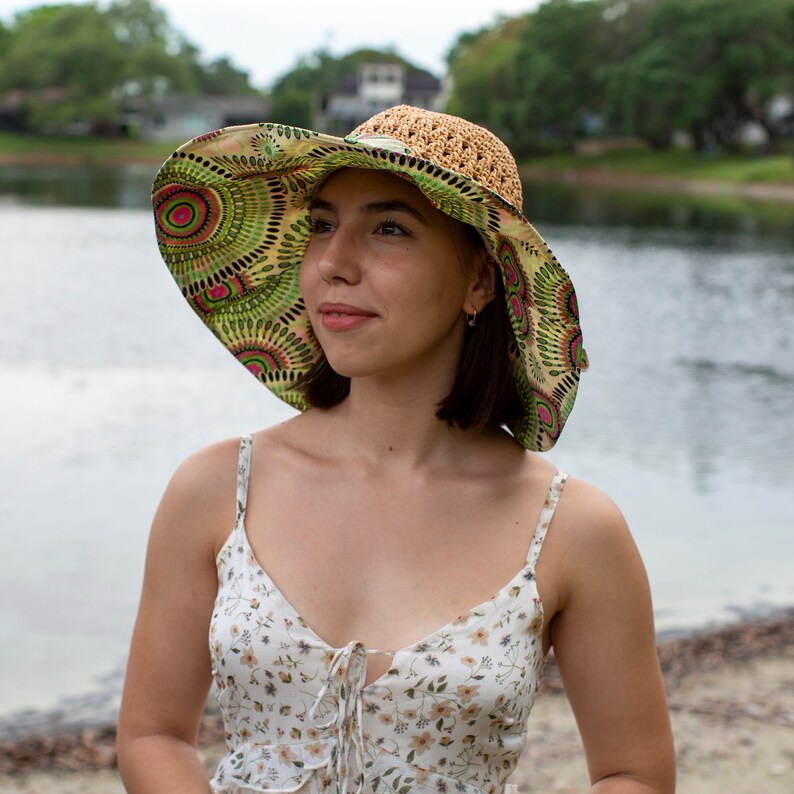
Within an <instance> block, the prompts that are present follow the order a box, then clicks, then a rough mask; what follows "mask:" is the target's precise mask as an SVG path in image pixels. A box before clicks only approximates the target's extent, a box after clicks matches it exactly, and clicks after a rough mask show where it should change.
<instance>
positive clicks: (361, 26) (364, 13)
mask: <svg viewBox="0 0 794 794" xmlns="http://www.w3.org/2000/svg"><path fill="white" fill-rule="evenodd" d="M73 1H74V0H73ZM77 1H78V2H79V1H80V0H77ZM57 3H58V0H47V2H46V3H44V2H36V1H35V0H0V19H2V20H3V22H5V23H9V22H10V21H11V19H12V17H13V15H14V13H15V12H17V11H21V10H24V9H28V8H33V7H35V6H38V5H45V4H47V5H54V4H57ZM540 4H541V0H479V2H478V0H398V2H393V1H392V0H375V1H374V2H350V0H337V2H330V1H329V0H326V1H325V2H322V1H321V0H292V1H290V0H287V1H286V2H278V3H277V2H273V1H272V0H157V5H158V6H159V7H160V8H163V9H164V10H165V11H166V13H167V14H168V18H169V20H170V22H171V25H172V26H173V27H174V28H176V29H177V30H178V31H180V32H181V33H183V34H184V35H185V36H186V37H187V38H188V40H189V41H191V42H192V43H193V44H195V45H197V46H198V47H199V49H200V50H201V53H202V55H203V56H204V57H205V58H206V59H213V58H216V57H219V56H221V55H227V56H229V57H230V58H231V60H232V62H233V63H234V64H235V65H236V66H237V67H238V68H242V69H245V70H246V71H248V72H249V74H250V76H251V80H252V82H253V83H254V84H255V85H257V86H259V87H265V86H268V85H269V84H271V83H272V82H273V80H274V78H276V77H277V76H278V75H279V74H282V73H283V72H285V71H288V70H289V69H290V68H291V67H292V66H293V64H294V63H295V61H296V59H297V58H298V56H299V55H304V54H306V53H310V52H312V51H314V50H317V49H319V48H320V47H327V48H328V49H329V50H330V51H331V52H332V53H333V54H335V55H342V54H344V53H347V52H349V51H350V50H353V49H357V48H359V47H375V48H377V49H381V48H385V47H388V46H392V47H394V48H395V49H396V50H397V52H399V53H400V54H401V55H403V56H404V57H406V58H407V59H408V60H410V61H412V62H413V63H415V64H417V65H418V66H422V67H424V68H426V69H429V70H430V71H431V72H433V73H435V74H436V75H438V76H441V75H442V74H443V72H444V56H445V54H446V53H447V51H448V50H449V48H450V47H451V46H452V44H453V43H454V41H455V39H456V38H457V37H458V35H459V34H460V33H463V32H466V31H473V30H477V29H479V28H481V27H483V26H484V25H489V24H491V23H492V22H493V21H494V20H495V19H496V17H497V15H499V14H502V15H505V16H515V15H517V14H521V13H525V12H527V11H531V10H533V9H535V8H537V6H538V5H540Z"/></svg>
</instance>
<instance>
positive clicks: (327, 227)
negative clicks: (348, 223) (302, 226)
mask: <svg viewBox="0 0 794 794" xmlns="http://www.w3.org/2000/svg"><path fill="white" fill-rule="evenodd" d="M332 229H333V226H332V225H331V224H330V222H329V221H325V220H323V219H322V218H309V231H310V232H311V233H312V234H322V233H323V232H329V231H331V230H332Z"/></svg>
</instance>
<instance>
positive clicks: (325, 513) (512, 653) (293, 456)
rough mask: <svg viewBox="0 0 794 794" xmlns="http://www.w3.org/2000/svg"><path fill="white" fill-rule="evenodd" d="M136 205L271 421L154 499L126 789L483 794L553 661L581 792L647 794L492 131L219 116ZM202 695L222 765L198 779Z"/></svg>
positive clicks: (619, 607) (419, 121)
mask: <svg viewBox="0 0 794 794" xmlns="http://www.w3.org/2000/svg"><path fill="white" fill-rule="evenodd" d="M154 196H155V211H156V217H157V224H158V239H159V243H160V246H161V251H162V252H163V255H164V257H165V259H166V262H167V263H168V265H169V268H170V269H171V272H172V274H173V275H174V277H175V278H176V280H177V282H178V283H179V284H180V286H181V287H182V291H183V294H184V295H185V297H186V298H187V299H188V301H189V302H190V303H191V305H192V307H193V308H194V310H195V311H197V312H198V313H199V315H200V316H201V317H202V319H203V320H204V321H205V323H206V324H207V325H208V326H210V327H211V328H212V330H213V331H214V332H215V334H216V335H217V336H218V337H219V338H220V339H221V341H223V342H224V344H226V346H227V347H228V348H229V349H230V350H231V351H232V352H233V353H234V355H236V356H237V357H238V359H240V360H241V361H242V362H243V363H244V364H245V365H246V366H248V367H249V369H251V370H252V371H253V372H254V374H256V375H257V376H258V377H260V378H261V379H262V380H263V382H264V383H265V385H267V386H268V387H269V388H271V390H272V391H274V392H275V393H276V394H278V395H279V396H280V397H281V398H282V399H285V400H287V402H289V403H290V404H292V405H295V406H296V407H298V408H300V409H301V410H302V413H301V414H299V415H298V416H296V417H295V418H293V419H291V420H289V421H287V422H285V423H283V424H281V425H278V426H276V427H272V428H269V429H266V430H262V431H259V432H257V433H254V434H253V436H251V437H246V438H243V439H242V440H238V439H233V440H230V441H226V442H222V443H220V444H217V445H215V446H212V447H209V448H207V449H205V450H203V451H201V452H199V453H197V454H195V455H194V456H192V457H191V458H189V459H188V460H187V461H186V462H185V463H184V464H183V465H182V466H181V467H180V468H179V470H178V471H177V472H176V474H175V475H174V478H173V479H172V481H171V483H170V484H169V486H168V489H167V490H166V493H165V495H164V497H163V501H162V503H161V505H160V507H159V509H158V511H157V515H156V517H155V521H154V525H153V528H152V534H151V540H150V545H149V552H148V556H147V563H146V575H145V580H144V588H143V595H142V599H141V607H140V613H139V616H138V621H137V624H136V628H135V633H134V637H133V642H132V649H131V653H130V660H129V666H128V671H127V680H126V685H125V692H124V699H123V704H122V710H121V716H120V722H119V762H120V768H121V772H122V776H123V779H124V781H125V784H126V786H127V788H128V791H130V792H133V793H137V792H140V793H141V794H143V793H144V792H164V791H167V792H169V793H173V794H176V793H177V792H185V793H187V792H190V793H191V794H193V793H196V794H198V792H209V791H214V792H234V793H239V792H259V791H281V792H296V791H300V792H325V791H332V792H346V791H350V792H353V791H356V792H398V793H399V794H408V792H431V791H432V792H446V791H449V792H452V791H460V792H464V793H467V794H480V793H481V792H488V794H498V793H499V792H502V791H505V790H506V789H507V788H509V787H510V786H509V784H508V783H507V780H508V777H509V775H510V773H511V772H512V771H513V769H514V768H515V766H516V763H517V761H518V758H519V755H520V752H521V749H522V747H523V744H524V740H525V734H526V730H525V729H526V723H527V720H528V718H529V714H530V710H531V707H532V704H533V701H534V698H535V694H536V692H537V688H538V685H539V680H540V675H541V672H542V666H543V661H544V658H545V655H546V653H547V651H548V649H549V648H550V647H552V646H553V648H554V652H555V656H556V659H557V662H558V665H559V668H560V672H561V675H562V678H563V682H564V684H565V688H566V691H567V694H568V697H569V699H570V702H571V705H572V707H573V710H574V713H575V715H576V719H577V722H578V725H579V728H580V731H581V735H582V739H583V744H584V748H585V752H586V756H587V762H588V767H589V770H590V777H591V781H592V788H591V791H594V792H613V793H614V794H622V793H624V792H625V794H630V793H632V792H635V793H636V794H640V792H643V793H646V792H647V793H649V792H672V791H673V790H674V758H673V749H672V740H671V736H670V728H669V722H668V717H667V710H666V705H665V697H664V690H663V686H662V681H661V676H660V673H659V668H658V663H657V659H656V651H655V641H654V632H653V619H652V612H651V605H650V596H649V593H648V587H647V582H646V577H645V573H644V570H643V566H642V563H641V561H640V558H639V556H638V554H637V551H636V548H635V546H634V544H633V542H632V540H631V536H630V534H629V531H628V529H627V527H626V525H625V523H624V521H623V519H622V517H621V515H620V513H619V512H618V510H617V508H616V507H615V506H614V505H613V504H612V502H611V501H610V500H609V499H608V498H607V497H606V496H604V495H603V494H601V493H600V492H598V491H597V490H596V489H594V488H593V487H591V486H589V485H587V484H586V483H584V482H581V481H579V480H576V479H573V478H569V477H566V475H564V474H562V473H560V472H558V471H556V470H555V468H554V467H553V466H552V465H551V464H550V463H549V462H548V461H547V460H545V459H544V458H543V457H542V456H541V455H539V454H538V451H541V450H545V449H548V448H549V447H550V446H551V445H552V444H553V443H554V441H555V440H556V439H557V437H558V436H559V433H560V431H561V429H562V426H563V424H564V422H565V419H566V418H567V415H568V413H569V412H570V409H571V407H572V405H573V399H574V395H575V392H576V387H577V383H578V377H579V372H580V370H581V369H583V368H584V366H585V363H586V359H585V356H584V352H583V350H582V347H581V333H580V330H579V325H578V315H577V310H576V299H575V295H574V292H573V288H572V286H571V284H570V280H569V279H568V277H567V274H566V273H565V271H564V270H562V268H561V267H560V266H559V264H558V263H557V262H556V260H555V259H554V257H553V256H552V255H551V254H550V252H549V251H548V248H546V246H545V244H544V243H543V241H542V239H541V238H540V237H539V236H538V235H537V232H535V230H534V229H533V228H532V227H531V226H530V224H529V223H528V222H527V221H526V219H525V218H524V217H523V216H522V215H521V212H520V207H521V193H520V182H519V179H518V174H517V170H516V167H515V162H514V161H513V159H512V157H511V156H510V154H509V152H508V151H507V149H506V147H504V144H502V142H501V141H499V140H498V139H497V138H496V137H495V136H493V135H491V134H490V133H489V132H487V131H486V130H483V129H482V128H480V127H476V126H475V125H472V124H469V123H468V122H465V121H463V120H462V119H457V118H454V117H450V116H446V115H443V114H437V113H430V112H428V111H423V110H418V109H415V108H407V107H404V106H401V107H398V108H393V109H391V110H389V111H385V112H384V113H382V114H379V115H378V116H375V117H373V118H372V119H370V120H369V121H368V122H366V123H365V124H364V125H363V126H362V127H361V128H359V130H357V132H356V133H355V134H353V135H351V136H349V137H348V138H345V139H338V138H332V137H330V136H320V135H317V134H316V133H309V132H306V131H303V130H296V129H293V128H288V127H281V126H276V125H255V126H252V127H240V128H231V129H229V130H226V131H220V132H219V133H213V134H211V135H209V136H205V137H203V138H201V139H197V140H196V141H194V142H191V143H189V144H187V145H186V146H185V147H183V148H182V149H181V150H179V151H178V152H177V153H175V154H174V156H173V157H172V158H171V160H169V162H168V163H166V165H165V166H164V168H163V169H162V171H161V173H160V175H159V176H158V180H157V182H156V184H155V193H154ZM541 550H542V554H541ZM208 634H209V646H208V639H207V638H208ZM213 678H214V680H215V682H216V684H217V687H218V699H219V702H220V706H221V709H222V712H223V715H224V721H225V726H226V732H227V744H228V754H227V755H226V757H225V758H224V759H223V760H222V761H221V763H220V765H219V766H218V768H217V770H216V771H215V774H214V777H213V779H212V781H211V782H208V781H207V778H206V776H205V774H204V771H203V769H202V766H201V764H200V763H199V761H198V758H197V755H196V752H195V742H196V733H197V728H198V724H199V720H200V717H201V713H202V709H203V705H204V700H205V698H206V695H207V691H208V689H209V686H210V683H211V681H212V680H213Z"/></svg>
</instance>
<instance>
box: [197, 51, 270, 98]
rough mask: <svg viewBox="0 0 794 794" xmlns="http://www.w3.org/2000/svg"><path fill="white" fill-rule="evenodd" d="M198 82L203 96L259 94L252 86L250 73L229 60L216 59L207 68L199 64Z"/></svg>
mask: <svg viewBox="0 0 794 794" xmlns="http://www.w3.org/2000/svg"><path fill="white" fill-rule="evenodd" d="M196 82H197V84H198V88H199V91H200V92H201V93H202V94H210V95H217V96H233V95H239V96H243V95H245V94H251V95H255V94H258V93H259V92H258V91H257V90H256V89H255V88H254V87H253V86H252V85H251V83H250V82H249V79H248V73H247V72H244V71H242V70H241V69H238V68H237V67H236V66H234V64H232V62H231V61H230V60H229V59H228V58H225V57H224V58H216V59H215V60H214V61H210V62H209V63H208V64H206V66H202V65H201V64H199V68H198V70H197V74H196Z"/></svg>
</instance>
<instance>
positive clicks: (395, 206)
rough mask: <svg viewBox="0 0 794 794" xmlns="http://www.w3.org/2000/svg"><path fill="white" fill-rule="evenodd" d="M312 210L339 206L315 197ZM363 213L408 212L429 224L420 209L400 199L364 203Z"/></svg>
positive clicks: (330, 208)
mask: <svg viewBox="0 0 794 794" xmlns="http://www.w3.org/2000/svg"><path fill="white" fill-rule="evenodd" d="M309 209H310V210H327V211H328V212H336V211H337V208H336V205H335V204H333V203H332V202H330V201H326V200H325V199H322V198H315V199H312V201H311V203H310V204H309ZM359 211H360V212H361V214H362V215H367V214H368V213H381V212H406V213H408V214H409V215H412V216H413V217H414V218H416V219H417V220H418V221H420V222H421V223H424V224H425V225H427V223H428V220H427V218H426V217H425V216H424V215H422V213H421V212H419V210H416V209H414V208H413V207H412V206H411V205H410V204H406V202H404V201H400V200H399V199H387V200H386V201H372V202H370V203H369V204H364V205H363V206H362V207H361V208H360V210H359Z"/></svg>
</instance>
